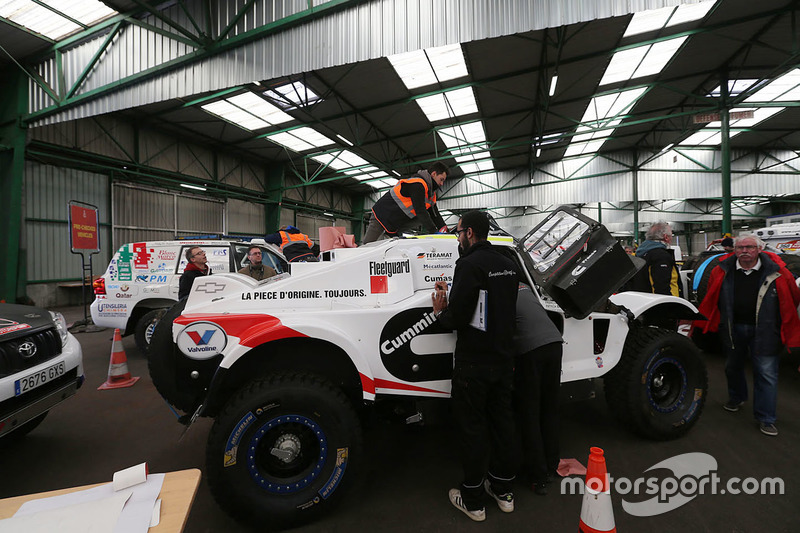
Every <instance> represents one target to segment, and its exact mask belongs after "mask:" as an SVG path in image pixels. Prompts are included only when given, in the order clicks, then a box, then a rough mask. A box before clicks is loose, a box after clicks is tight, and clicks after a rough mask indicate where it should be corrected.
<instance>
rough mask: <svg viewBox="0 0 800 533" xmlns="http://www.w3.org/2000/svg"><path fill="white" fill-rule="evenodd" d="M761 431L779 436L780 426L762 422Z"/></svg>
mask: <svg viewBox="0 0 800 533" xmlns="http://www.w3.org/2000/svg"><path fill="white" fill-rule="evenodd" d="M759 429H761V433H763V434H764V435H769V436H770V437H777V436H778V428H777V427H775V424H767V423H766V422H761V426H760V428H759Z"/></svg>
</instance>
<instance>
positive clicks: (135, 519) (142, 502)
mask: <svg viewBox="0 0 800 533" xmlns="http://www.w3.org/2000/svg"><path fill="white" fill-rule="evenodd" d="M163 484H164V474H150V475H149V476H147V481H145V482H144V483H141V484H139V485H135V486H133V487H131V488H128V489H125V490H123V491H120V492H118V493H115V492H114V490H113V488H112V485H111V483H108V484H106V485H101V486H99V487H95V488H93V489H87V490H82V491H79V492H73V493H70V494H64V495H63V496H54V497H52V498H41V499H38V500H32V501H29V502H26V503H24V504H22V506H21V507H20V508H19V510H18V511H17V512H16V514H15V515H14V517H17V516H24V515H29V514H34V513H41V512H43V511H48V510H52V509H58V508H61V507H65V506H75V505H80V504H83V503H87V502H93V501H97V500H103V499H105V498H109V497H111V496H113V495H114V494H127V495H129V496H130V499H129V500H128V501H127V504H126V505H125V506H124V507H123V508H122V512H121V513H118V518H119V520H118V521H117V522H116V527H115V528H114V529H112V530H110V531H113V532H114V533H144V532H146V531H147V529H148V527H149V526H150V521H151V519H152V516H153V506H154V505H155V501H156V498H158V495H159V493H160V492H161V486H162V485H163ZM0 531H2V532H3V533H5V531H4V530H2V529H0ZM41 531H43V532H44V531H46V532H48V533H51V532H52V531H56V530H55V529H53V528H52V524H51V526H50V527H49V528H47V529H43V530H41ZM58 531H59V533H62V532H61V531H60V530H58ZM77 531H82V530H77ZM25 533H34V531H32V530H28V531H26V532H25ZM37 533H38V532H37Z"/></svg>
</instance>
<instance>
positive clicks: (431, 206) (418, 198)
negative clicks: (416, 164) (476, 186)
mask: <svg viewBox="0 0 800 533" xmlns="http://www.w3.org/2000/svg"><path fill="white" fill-rule="evenodd" d="M447 173H448V168H447V166H445V165H444V164H443V163H439V162H436V163H433V164H432V165H431V166H430V167H429V168H428V170H420V171H419V172H417V173H416V174H414V175H413V176H411V177H410V178H406V179H402V180H400V181H398V182H397V185H395V186H394V187H392V189H391V190H389V191H388V192H387V193H386V194H384V195H383V196H381V198H380V199H379V200H378V201H377V202H375V205H374V206H373V207H372V218H371V219H370V221H369V226H368V227H367V232H366V233H365V234H364V240H363V241H362V244H367V243H369V242H373V241H377V240H378V239H380V238H382V237H383V235H384V234H386V235H387V236H388V237H394V236H396V235H398V234H399V233H401V232H402V231H403V230H410V229H415V228H417V227H420V228H421V229H422V230H423V231H425V232H427V233H436V232H437V231H441V232H446V231H447V226H446V225H445V223H444V220H443V219H442V216H441V215H440V214H439V210H438V209H437V208H436V191H437V189H439V188H440V187H441V186H442V185H443V184H444V180H445V179H447Z"/></svg>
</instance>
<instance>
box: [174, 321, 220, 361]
mask: <svg viewBox="0 0 800 533" xmlns="http://www.w3.org/2000/svg"><path fill="white" fill-rule="evenodd" d="M177 344H178V349H179V350H180V351H181V352H183V353H184V354H186V355H187V356H189V357H190V358H191V359H198V360H204V359H211V358H212V357H214V356H215V355H217V354H219V353H222V350H224V349H225V346H227V344H228V336H227V335H226V334H225V330H223V329H222V328H221V327H219V326H218V325H216V324H214V323H213V322H195V323H194V324H191V325H189V326H186V327H185V328H183V331H181V332H180V333H178V342H177Z"/></svg>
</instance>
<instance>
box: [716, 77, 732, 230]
mask: <svg viewBox="0 0 800 533" xmlns="http://www.w3.org/2000/svg"><path fill="white" fill-rule="evenodd" d="M721 78H722V79H721V80H720V111H719V116H720V121H721V122H722V127H721V129H720V134H721V136H722V145H721V147H720V149H721V152H722V153H721V155H720V157H721V159H722V167H721V170H722V234H723V235H724V234H726V233H731V228H732V225H731V143H730V140H731V139H730V125H731V116H730V111H729V110H728V76H727V75H725V74H723V75H722V76H721Z"/></svg>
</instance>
